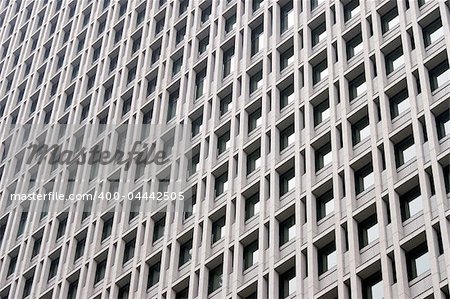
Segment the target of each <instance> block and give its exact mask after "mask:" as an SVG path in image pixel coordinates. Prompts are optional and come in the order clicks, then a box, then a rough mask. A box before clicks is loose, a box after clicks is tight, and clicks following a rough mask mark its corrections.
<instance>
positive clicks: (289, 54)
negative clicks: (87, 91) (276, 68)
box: [280, 47, 294, 70]
mask: <svg viewBox="0 0 450 299" xmlns="http://www.w3.org/2000/svg"><path fill="white" fill-rule="evenodd" d="M293 62H294V47H290V48H289V49H287V50H286V51H284V52H283V53H281V55H280V70H284V69H285V68H287V67H288V66H289V65H291V64H292V63H293Z"/></svg>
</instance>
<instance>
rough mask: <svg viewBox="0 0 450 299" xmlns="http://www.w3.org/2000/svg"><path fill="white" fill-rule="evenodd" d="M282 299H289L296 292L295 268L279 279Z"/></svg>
mask: <svg viewBox="0 0 450 299" xmlns="http://www.w3.org/2000/svg"><path fill="white" fill-rule="evenodd" d="M279 284H280V285H279V290H280V298H281V299H282V298H287V297H289V296H290V295H293V294H294V293H295V291H296V282H295V268H291V269H289V270H288V271H286V272H284V273H283V274H281V275H280V277H279Z"/></svg>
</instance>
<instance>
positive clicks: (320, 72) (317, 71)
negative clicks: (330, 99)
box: [313, 59, 328, 85]
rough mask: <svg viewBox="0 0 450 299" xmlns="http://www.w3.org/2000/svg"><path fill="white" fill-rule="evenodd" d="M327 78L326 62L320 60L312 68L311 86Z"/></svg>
mask: <svg viewBox="0 0 450 299" xmlns="http://www.w3.org/2000/svg"><path fill="white" fill-rule="evenodd" d="M326 76H328V67H327V60H326V59H324V60H322V61H321V62H320V63H319V64H317V65H315V66H314V67H313V85H316V84H317V83H319V82H320V81H322V80H323V79H325V77H326Z"/></svg>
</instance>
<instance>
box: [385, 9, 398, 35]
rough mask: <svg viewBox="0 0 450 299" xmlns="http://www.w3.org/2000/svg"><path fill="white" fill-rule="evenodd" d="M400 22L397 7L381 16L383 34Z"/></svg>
mask: <svg viewBox="0 0 450 299" xmlns="http://www.w3.org/2000/svg"><path fill="white" fill-rule="evenodd" d="M398 24H399V17H398V10H397V7H396V8H394V9H392V10H391V11H389V12H388V13H386V14H385V15H384V16H382V17H381V30H382V32H383V34H385V33H386V32H388V31H389V30H391V29H392V28H394V27H395V26H397V25H398Z"/></svg>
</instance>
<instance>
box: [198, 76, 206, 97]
mask: <svg viewBox="0 0 450 299" xmlns="http://www.w3.org/2000/svg"><path fill="white" fill-rule="evenodd" d="M205 78H206V69H203V70H201V71H200V72H198V73H197V75H196V76H195V98H196V99H198V98H200V97H201V96H202V95H203V92H204V90H203V89H204V85H205V84H204V83H205Z"/></svg>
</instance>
